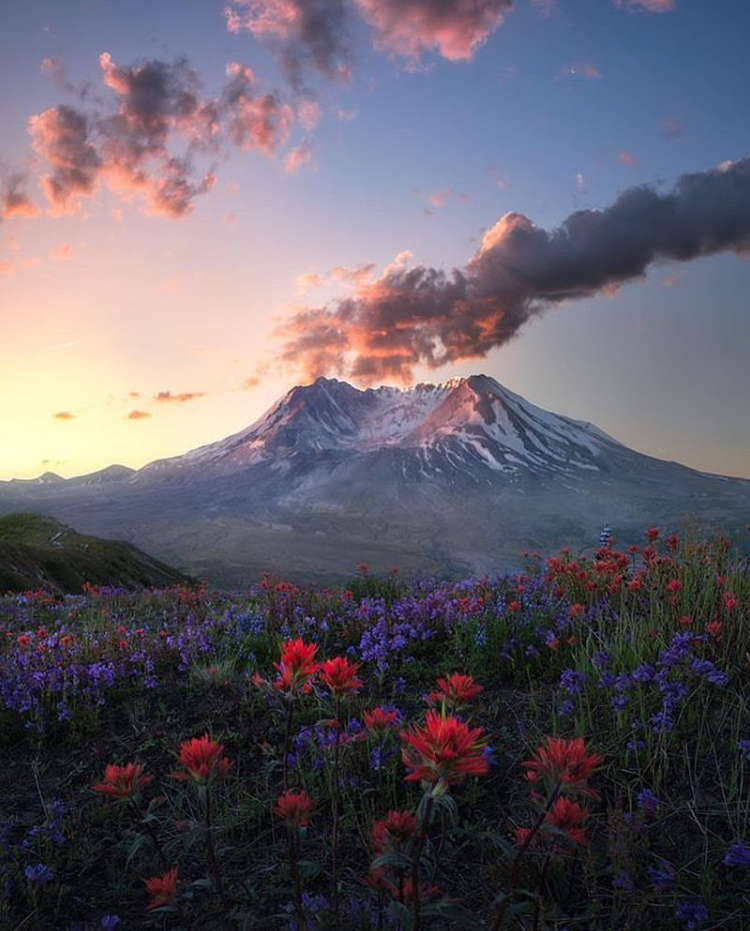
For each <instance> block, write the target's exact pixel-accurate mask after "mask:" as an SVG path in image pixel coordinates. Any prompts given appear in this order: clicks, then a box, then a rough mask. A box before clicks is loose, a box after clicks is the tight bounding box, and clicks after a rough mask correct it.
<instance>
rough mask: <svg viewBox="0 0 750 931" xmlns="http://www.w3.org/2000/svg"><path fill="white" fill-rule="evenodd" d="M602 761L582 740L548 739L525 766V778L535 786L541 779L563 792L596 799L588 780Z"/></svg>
mask: <svg viewBox="0 0 750 931" xmlns="http://www.w3.org/2000/svg"><path fill="white" fill-rule="evenodd" d="M602 762H603V757H601V756H599V754H598V753H587V752H586V746H585V744H584V742H583V738H582V737H574V738H573V739H572V740H565V739H563V738H560V737H546V738H545V741H544V743H543V744H542V745H541V746H540V747H538V748H537V749H536V750H535V751H534V754H533V756H532V758H531V759H530V760H526V761H525V762H524V763H523V765H524V766H525V767H526V778H527V779H528V780H529V782H531V783H536V782H537V781H538V780H539V778H540V777H541V778H542V779H543V780H544V781H545V782H547V783H549V785H550V786H557V785H559V786H560V788H561V789H562V791H563V792H578V793H579V794H581V795H588V796H590V797H591V798H596V797H597V795H598V793H597V792H595V791H594V790H593V789H590V788H588V786H587V785H586V781H587V779H588V778H589V776H590V775H591V774H592V773H593V772H594V770H595V769H596V768H597V767H598V766H599V764H600V763H602Z"/></svg>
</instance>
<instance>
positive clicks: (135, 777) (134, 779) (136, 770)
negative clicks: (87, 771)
mask: <svg viewBox="0 0 750 931" xmlns="http://www.w3.org/2000/svg"><path fill="white" fill-rule="evenodd" d="M153 778H154V777H153V776H144V775H143V764H142V763H126V764H125V765H124V766H115V765H114V764H113V763H110V764H109V765H108V766H107V767H106V768H105V770H104V779H103V780H102V781H101V782H97V783H96V784H95V785H93V786H92V787H91V788H92V789H93V790H94V792H101V793H102V794H103V795H111V796H112V797H113V798H116V799H119V800H120V801H125V800H127V799H130V798H133V797H134V796H135V795H137V794H138V793H139V792H140V791H141V789H143V788H145V787H146V786H147V785H148V784H149V782H151V781H152V779H153Z"/></svg>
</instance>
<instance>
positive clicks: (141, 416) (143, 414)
mask: <svg viewBox="0 0 750 931" xmlns="http://www.w3.org/2000/svg"><path fill="white" fill-rule="evenodd" d="M150 416H151V414H149V412H148V411H138V410H136V411H131V412H130V413H129V414H128V415H127V416H126V417H125V419H126V420H148V418H149V417H150Z"/></svg>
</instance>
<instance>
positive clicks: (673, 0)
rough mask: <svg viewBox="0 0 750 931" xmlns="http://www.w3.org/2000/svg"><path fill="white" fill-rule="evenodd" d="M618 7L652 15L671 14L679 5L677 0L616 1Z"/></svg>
mask: <svg viewBox="0 0 750 931" xmlns="http://www.w3.org/2000/svg"><path fill="white" fill-rule="evenodd" d="M615 3H616V5H617V6H624V7H632V8H633V9H640V10H648V12H650V13H670V12H671V11H672V10H674V8H675V7H676V5H677V0H615Z"/></svg>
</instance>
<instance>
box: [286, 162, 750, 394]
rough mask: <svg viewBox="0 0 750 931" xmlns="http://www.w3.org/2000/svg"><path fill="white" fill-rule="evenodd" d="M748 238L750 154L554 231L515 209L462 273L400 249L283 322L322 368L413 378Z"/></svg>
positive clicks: (295, 350) (295, 357)
mask: <svg viewBox="0 0 750 931" xmlns="http://www.w3.org/2000/svg"><path fill="white" fill-rule="evenodd" d="M747 248H750V157H749V158H744V159H741V160H739V161H736V162H726V163H723V164H722V165H721V166H719V167H718V168H714V169H711V170H709V171H704V172H698V173H694V174H684V175H682V176H681V177H680V178H678V180H677V182H676V184H675V186H674V188H673V189H672V190H671V191H669V192H667V193H661V192H659V191H658V190H656V189H655V188H653V187H649V186H641V187H633V188H629V189H627V190H626V191H624V192H623V193H622V194H621V195H620V196H619V197H618V198H617V200H616V201H615V202H614V203H613V204H612V205H610V206H609V207H607V208H605V209H603V210H579V211H576V212H575V213H572V214H571V215H570V216H569V217H567V219H566V220H564V222H563V223H562V225H561V226H560V227H559V228H557V229H554V230H551V231H547V230H544V229H541V228H539V227H537V226H535V225H534V223H533V222H532V221H531V220H530V219H529V218H528V217H526V216H524V215H523V214H521V213H507V214H505V216H503V217H502V218H501V219H500V220H498V222H497V223H496V224H495V225H494V226H493V227H491V228H490V229H489V230H487V231H486V232H485V234H484V237H483V239H482V242H481V245H480V246H479V248H478V249H477V250H476V252H475V253H474V254H473V255H472V256H471V258H470V259H469V260H468V262H467V263H466V264H465V265H464V266H463V267H460V268H454V269H452V270H451V271H450V272H446V271H443V270H441V269H436V268H432V267H429V266H424V265H417V266H414V267H410V266H409V265H408V258H407V257H400V258H399V261H397V262H394V263H392V264H391V265H390V266H388V267H387V268H386V269H384V271H383V273H382V274H381V275H380V276H379V277H378V278H376V279H375V280H373V281H369V282H367V283H364V284H362V285H360V286H359V287H356V288H355V291H354V293H353V295H352V296H351V297H346V298H344V299H340V300H337V301H334V302H332V303H330V304H328V305H326V306H321V307H305V308H302V309H300V310H298V311H297V312H295V313H294V314H293V315H292V316H291V317H290V318H289V319H288V320H287V321H286V322H285V324H284V326H283V327H282V328H281V329H280V330H279V335H280V336H281V337H282V338H283V340H284V345H283V346H282V348H281V353H280V358H281V360H282V361H283V362H285V363H287V364H289V365H291V366H295V367H298V368H300V369H301V370H302V371H303V372H304V373H305V375H307V376H308V377H311V378H312V377H316V376H318V375H322V374H326V373H338V374H343V375H347V376H349V377H352V378H354V379H357V380H360V381H362V382H365V383H370V382H375V381H378V380H383V379H396V380H400V381H404V382H408V381H409V380H410V379H411V377H412V373H413V368H414V366H416V365H426V366H427V367H428V368H438V367H439V366H442V365H445V364H447V363H451V362H458V361H463V360H468V359H478V358H482V357H484V356H486V355H487V353H488V352H489V351H490V350H491V349H493V348H495V347H497V346H502V345H503V344H504V343H506V342H508V341H509V340H510V339H512V338H513V337H514V336H516V335H517V334H518V333H519V331H520V330H521V328H522V327H523V325H524V324H525V323H527V322H528V321H529V320H530V319H532V318H534V317H537V316H539V315H541V314H543V313H544V312H545V311H546V310H547V309H549V308H550V307H552V306H555V305H558V304H561V303H562V302H563V301H566V300H570V299H574V298H584V297H591V296H593V295H595V294H599V293H603V292H605V291H606V292H607V293H610V294H611V293H612V289H613V288H616V287H618V286H620V285H622V284H624V283H625V282H628V281H632V280H635V279H638V278H642V277H643V276H644V275H645V274H646V271H647V269H648V267H649V266H650V265H651V264H652V263H654V262H658V261H661V260H671V261H689V260H691V259H694V258H697V257H699V256H704V255H712V254H714V253H718V252H726V251H735V252H740V251H742V250H743V249H747Z"/></svg>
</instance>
